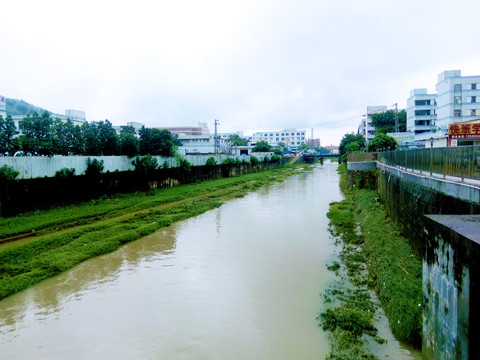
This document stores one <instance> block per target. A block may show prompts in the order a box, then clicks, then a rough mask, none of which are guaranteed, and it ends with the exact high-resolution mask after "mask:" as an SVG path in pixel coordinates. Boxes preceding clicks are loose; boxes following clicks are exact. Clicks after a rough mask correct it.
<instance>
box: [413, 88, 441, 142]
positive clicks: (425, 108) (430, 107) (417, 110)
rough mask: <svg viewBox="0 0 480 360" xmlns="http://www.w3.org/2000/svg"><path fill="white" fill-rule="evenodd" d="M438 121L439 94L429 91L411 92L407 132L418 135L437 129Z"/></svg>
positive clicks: (415, 90)
mask: <svg viewBox="0 0 480 360" xmlns="http://www.w3.org/2000/svg"><path fill="white" fill-rule="evenodd" d="M436 119H437V94H428V92H427V89H414V90H412V91H410V97H409V98H408V99H407V131H409V132H411V133H413V134H414V135H418V134H421V133H424V132H429V131H432V130H434V129H435V122H436Z"/></svg>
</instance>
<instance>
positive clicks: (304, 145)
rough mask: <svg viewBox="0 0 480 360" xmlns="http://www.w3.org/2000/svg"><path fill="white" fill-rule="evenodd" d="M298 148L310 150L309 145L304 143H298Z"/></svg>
mask: <svg viewBox="0 0 480 360" xmlns="http://www.w3.org/2000/svg"><path fill="white" fill-rule="evenodd" d="M298 150H300V151H307V150H310V146H308V145H307V144H305V143H302V144H300V146H299V147H298Z"/></svg>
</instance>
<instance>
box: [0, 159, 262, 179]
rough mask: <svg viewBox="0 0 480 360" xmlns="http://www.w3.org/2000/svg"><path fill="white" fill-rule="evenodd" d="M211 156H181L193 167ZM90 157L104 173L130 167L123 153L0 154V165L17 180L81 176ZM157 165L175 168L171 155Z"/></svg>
mask: <svg viewBox="0 0 480 360" xmlns="http://www.w3.org/2000/svg"><path fill="white" fill-rule="evenodd" d="M269 155H270V156H271V153H255V157H257V159H258V160H259V161H263V159H264V157H265V156H269ZM209 157H212V155H187V156H184V158H185V159H186V160H187V161H188V162H189V163H190V164H192V165H193V166H202V165H205V163H206V162H207V159H208V158H209ZM213 157H214V158H215V159H216V160H217V164H221V163H222V162H223V161H224V160H225V159H226V158H227V157H231V158H238V159H240V160H246V161H249V160H250V156H245V155H243V156H234V155H231V156H227V155H217V156H213ZM88 158H91V159H92V160H93V159H97V160H101V161H103V162H104V170H103V171H104V172H107V171H109V172H114V171H116V170H118V171H129V170H134V169H135V167H134V166H133V165H132V161H133V159H134V158H129V157H127V156H52V157H48V156H21V157H13V156H8V157H0V167H1V166H3V165H8V166H11V167H13V168H14V169H15V170H17V171H18V172H19V173H20V175H19V177H18V178H19V179H33V178H39V177H53V176H55V173H56V172H57V171H59V170H61V169H63V168H68V169H71V168H74V169H75V175H82V174H84V173H85V170H86V169H87V159H88ZM154 158H156V159H157V162H158V164H159V165H160V166H162V165H163V164H164V163H167V164H168V167H177V166H178V162H177V160H176V159H175V158H167V157H162V156H154Z"/></svg>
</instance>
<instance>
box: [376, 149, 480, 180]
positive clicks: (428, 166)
mask: <svg viewBox="0 0 480 360" xmlns="http://www.w3.org/2000/svg"><path fill="white" fill-rule="evenodd" d="M378 161H380V162H383V163H385V164H388V165H396V166H400V167H404V168H406V169H414V170H420V171H425V172H430V173H436V174H442V175H444V177H445V176H455V177H461V178H462V180H463V179H464V178H469V179H480V146H461V147H445V148H428V149H415V150H396V151H386V152H381V153H379V155H378Z"/></svg>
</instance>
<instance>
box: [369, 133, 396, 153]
mask: <svg viewBox="0 0 480 360" xmlns="http://www.w3.org/2000/svg"><path fill="white" fill-rule="evenodd" d="M397 147H398V143H397V140H395V139H394V138H392V137H391V136H388V135H385V134H378V135H377V136H375V137H374V138H373V139H372V140H371V141H370V142H369V143H368V147H367V151H369V152H376V151H391V150H395V149H396V148H397Z"/></svg>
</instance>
